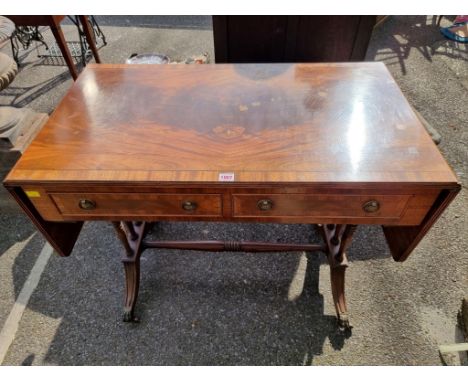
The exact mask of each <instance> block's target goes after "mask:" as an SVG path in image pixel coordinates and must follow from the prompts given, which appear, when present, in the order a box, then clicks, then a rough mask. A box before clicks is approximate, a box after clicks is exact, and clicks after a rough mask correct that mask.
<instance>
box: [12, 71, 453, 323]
mask: <svg viewBox="0 0 468 382" xmlns="http://www.w3.org/2000/svg"><path fill="white" fill-rule="evenodd" d="M5 186H6V187H7V188H8V190H9V191H10V192H11V193H12V195H13V196H14V197H15V198H16V200H17V202H18V203H19V204H20V205H21V206H22V208H23V209H24V210H25V211H26V213H27V214H28V215H29V217H30V218H31V220H32V221H33V222H34V224H35V225H36V226H37V228H38V229H39V230H40V231H41V232H42V233H43V234H44V236H45V237H46V239H47V240H48V241H49V243H50V244H51V245H52V246H53V247H54V248H55V250H56V251H57V253H58V254H59V255H62V256H68V255H69V254H70V253H71V252H72V249H73V246H74V244H75V241H76V239H77V237H78V235H79V233H80V230H81V227H82V225H83V222H84V221H88V220H105V221H112V222H113V224H114V226H115V228H116V231H117V233H118V236H119V238H120V239H121V241H122V243H123V246H124V247H125V250H126V255H125V256H124V258H123V262H124V265H125V275H126V277H125V278H126V296H125V307H124V319H125V321H133V320H134V307H135V303H136V299H137V296H138V287H139V275H140V264H139V259H140V255H141V253H142V251H144V250H145V249H148V248H177V249H196V250H204V251H245V252H254V251H265V252H277V251H295V250H300V251H322V252H324V253H325V254H326V255H327V258H328V261H329V264H330V269H331V283H332V292H333V300H334V303H335V307H336V313H337V318H338V322H339V324H340V325H341V326H342V327H349V320H348V315H347V308H346V302H345V296H344V277H345V269H346V266H347V264H348V263H347V257H346V249H347V247H348V246H349V244H350V243H351V239H352V236H353V233H354V231H355V229H356V227H357V226H358V225H362V224H374V225H380V226H382V228H383V231H384V234H385V237H386V239H387V242H388V245H389V248H390V251H391V254H392V256H393V258H394V259H395V260H396V261H404V260H405V259H406V258H407V257H408V255H409V254H410V253H411V251H412V250H413V249H414V248H415V247H416V245H417V244H418V243H419V241H420V240H421V239H422V238H423V237H424V235H425V234H426V233H427V231H428V229H429V228H430V227H431V225H432V224H433V223H434V222H435V221H436V219H437V218H438V217H439V216H440V214H441V213H442V212H443V210H444V209H445V208H446V207H447V205H448V204H449V203H450V201H451V200H452V199H453V198H454V197H455V195H456V194H457V192H458V191H459V189H460V185H459V184H458V182H457V179H456V178H455V175H454V173H453V172H452V170H451V169H450V167H449V166H448V165H447V163H446V161H445V160H444V158H443V157H442V155H441V153H440V152H439V150H438V149H437V147H436V146H435V145H434V143H433V142H432V140H431V138H430V136H429V135H428V134H427V132H426V131H425V129H424V127H423V126H422V125H421V123H420V122H419V120H418V118H417V117H416V115H415V114H414V112H413V111H412V109H411V107H410V105H409V104H408V102H407V101H406V99H405V98H404V96H403V95H402V93H401V91H400V89H399V88H398V86H397V84H396V83H395V81H394V79H393V78H392V77H391V75H390V74H389V72H388V71H387V69H386V67H385V65H384V64H382V63H340V64H295V65H294V64H236V65H229V64H217V65H128V66H127V65H108V64H105V65H89V66H87V67H86V69H85V70H84V71H83V73H82V74H81V75H80V76H79V78H78V81H77V82H76V83H75V84H74V85H73V87H72V88H71V89H70V90H69V92H68V94H67V95H66V96H65V97H64V99H63V100H62V102H61V103H60V105H59V106H58V108H57V109H56V111H55V112H54V113H53V115H52V116H51V117H50V119H49V121H48V123H47V124H46V126H45V127H44V128H43V130H42V131H41V132H40V133H39V135H38V136H37V138H36V139H35V140H34V141H33V143H32V144H31V145H30V147H29V148H28V149H27V150H26V152H25V153H24V155H23V156H22V157H21V159H20V160H19V161H18V163H17V164H16V166H15V167H14V169H13V170H12V171H11V173H10V174H9V175H8V177H7V179H6V180H5ZM166 220H172V221H219V222H221V221H228V222H275V223H289V224H290V223H310V224H313V225H315V226H316V227H318V228H319V231H320V232H321V233H322V238H323V243H322V244H311V243H305V244H284V243H257V242H235V241H232V242H219V241H208V242H206V241H189V242H187V241H150V240H148V239H147V238H146V236H145V234H146V231H147V226H148V223H149V222H154V221H166ZM272 261H274V258H272Z"/></svg>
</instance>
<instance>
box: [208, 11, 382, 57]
mask: <svg viewBox="0 0 468 382" xmlns="http://www.w3.org/2000/svg"><path fill="white" fill-rule="evenodd" d="M375 20H376V16H213V33H214V44H215V60H216V62H217V63H237V62H239V63H241V62H336V61H342V62H344V61H363V60H364V58H365V55H366V50H367V46H368V44H369V40H370V36H371V33H372V28H373V26H374V24H375Z"/></svg>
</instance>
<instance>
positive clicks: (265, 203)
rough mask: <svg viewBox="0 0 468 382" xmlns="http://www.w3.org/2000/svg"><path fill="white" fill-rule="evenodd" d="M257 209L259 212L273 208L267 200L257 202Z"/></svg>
mask: <svg viewBox="0 0 468 382" xmlns="http://www.w3.org/2000/svg"><path fill="white" fill-rule="evenodd" d="M257 207H258V209H259V210H262V211H268V210H271V209H272V208H273V202H272V201H271V200H269V199H262V200H259V201H258V203H257Z"/></svg>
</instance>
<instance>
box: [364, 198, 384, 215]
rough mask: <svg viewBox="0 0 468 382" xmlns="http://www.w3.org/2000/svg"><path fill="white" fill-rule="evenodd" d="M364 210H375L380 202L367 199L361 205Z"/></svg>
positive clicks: (378, 207)
mask: <svg viewBox="0 0 468 382" xmlns="http://www.w3.org/2000/svg"><path fill="white" fill-rule="evenodd" d="M362 209H363V210H364V211H365V212H371V213H372V212H377V211H378V210H379V209H380V203H379V202H378V201H377V200H369V201H368V202H365V203H364V204H363V205H362Z"/></svg>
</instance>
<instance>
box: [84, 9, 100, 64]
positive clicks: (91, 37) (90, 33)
mask: <svg viewBox="0 0 468 382" xmlns="http://www.w3.org/2000/svg"><path fill="white" fill-rule="evenodd" d="M78 18H79V20H80V22H81V25H82V26H83V31H84V33H85V36H86V41H87V43H88V45H89V47H90V48H91V52H93V56H94V59H95V60H96V62H97V63H98V64H100V63H101V58H100V57H99V53H98V50H97V47H96V42H95V40H94V32H93V29H92V28H91V26H90V25H89V20H88V16H78Z"/></svg>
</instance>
